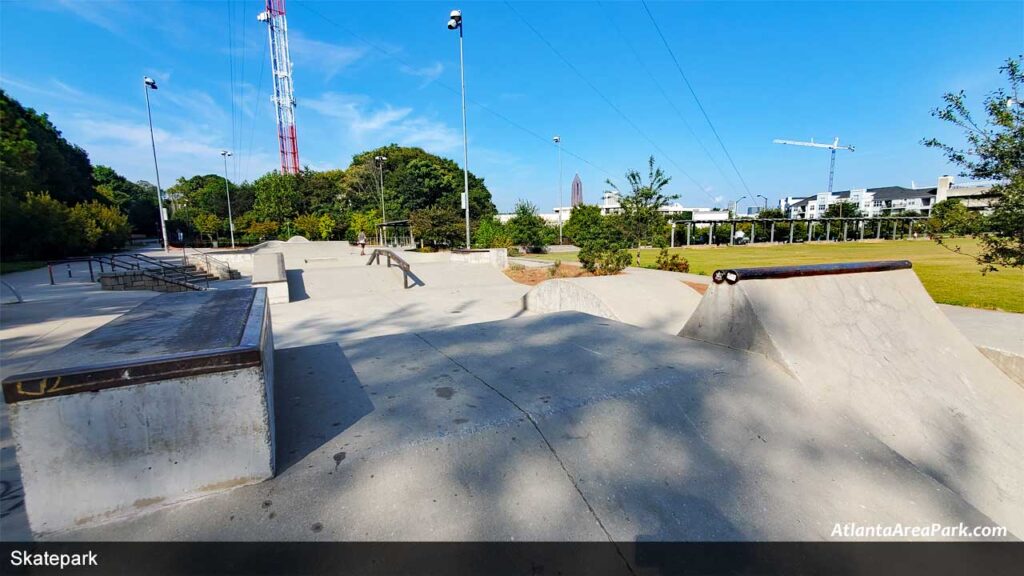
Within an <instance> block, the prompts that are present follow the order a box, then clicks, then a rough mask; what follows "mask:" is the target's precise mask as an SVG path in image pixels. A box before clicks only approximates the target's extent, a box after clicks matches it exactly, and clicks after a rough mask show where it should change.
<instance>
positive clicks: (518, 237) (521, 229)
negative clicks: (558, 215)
mask: <svg viewBox="0 0 1024 576" xmlns="http://www.w3.org/2000/svg"><path fill="white" fill-rule="evenodd" d="M505 228H506V230H508V234H509V236H510V237H511V238H512V241H513V242H514V243H515V244H516V245H518V246H522V247H523V249H524V250H525V251H526V252H543V251H544V249H545V248H546V247H547V245H548V244H547V241H546V240H545V236H550V231H549V230H548V226H547V224H545V223H544V219H543V218H541V217H540V216H538V215H537V207H536V206H534V205H533V203H531V202H529V201H527V200H520V201H518V202H516V207H515V216H513V217H512V219H511V220H509V221H508V224H506V225H505ZM555 234H556V235H557V231H555Z"/></svg>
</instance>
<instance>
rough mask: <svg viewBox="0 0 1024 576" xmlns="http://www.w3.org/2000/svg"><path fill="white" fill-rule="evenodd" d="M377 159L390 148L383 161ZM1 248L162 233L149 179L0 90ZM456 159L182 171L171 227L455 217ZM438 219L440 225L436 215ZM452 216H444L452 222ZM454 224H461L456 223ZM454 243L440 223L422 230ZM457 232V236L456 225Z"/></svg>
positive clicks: (258, 229) (269, 229)
mask: <svg viewBox="0 0 1024 576" xmlns="http://www.w3.org/2000/svg"><path fill="white" fill-rule="evenodd" d="M378 158H386V160H384V161H383V162H381V161H378V160H377V159H378ZM0 179H2V182H3V186H2V190H0V231H2V238H0V253H2V256H3V257H4V258H8V259H9V258H32V259H40V258H59V257H65V256H73V255H80V254H88V253H91V252H94V251H110V250H117V249H120V248H123V247H124V246H125V245H126V244H127V243H128V242H129V241H130V239H131V235H132V234H136V235H141V236H147V237H158V236H160V228H159V226H160V215H159V210H158V203H157V191H156V187H155V186H154V185H153V184H151V183H149V182H147V181H138V182H131V181H129V180H128V179H126V178H125V177H123V176H121V175H120V174H118V173H117V172H116V171H115V170H113V169H112V168H109V167H107V166H93V165H92V163H91V162H90V160H89V156H88V154H87V153H86V151H85V150H83V149H82V148H80V147H78V146H76V145H74V144H72V143H70V142H68V141H67V140H66V139H65V138H64V137H63V135H62V134H61V132H60V130H58V129H57V127H56V126H54V125H53V124H52V123H51V122H50V121H49V118H48V117H47V115H46V114H44V113H39V112H36V111H35V110H34V109H32V108H27V107H24V106H22V105H21V104H20V103H19V102H18V101H17V100H15V99H13V98H11V97H10V96H9V95H8V94H6V92H3V91H0ZM462 190H463V172H462V168H461V167H459V166H458V164H456V163H455V162H454V161H452V160H450V159H447V158H442V157H440V156H436V155H434V154H430V153H428V152H426V151H424V150H423V149H421V148H415V147H403V146H398V145H395V144H392V145H390V146H385V147H382V148H378V149H375V150H368V151H364V152H361V153H359V154H356V155H355V156H353V158H352V161H351V162H350V164H349V166H348V167H346V168H344V169H332V170H324V171H317V170H311V169H309V168H308V167H307V168H305V169H303V170H301V171H300V172H299V173H297V174H282V173H279V172H277V171H273V172H269V173H267V174H264V175H262V176H260V177H259V178H256V179H255V180H254V181H252V182H248V181H246V182H240V183H237V182H231V181H229V180H226V179H225V178H224V177H223V176H220V175H216V174H205V175H196V176H191V177H182V178H179V179H178V180H177V181H176V182H174V184H173V185H172V186H170V187H169V188H167V189H166V190H165V191H164V201H165V209H166V210H167V216H168V220H167V223H166V225H167V232H168V237H169V239H170V241H171V243H172V244H175V243H177V242H178V232H179V231H180V232H181V237H182V240H183V241H184V242H188V243H189V244H192V245H195V244H206V245H209V244H212V243H214V242H221V243H223V242H224V240H225V239H226V238H227V237H229V236H230V235H231V230H229V210H228V198H229V195H230V202H231V210H230V213H231V214H230V216H231V218H230V220H231V221H233V223H234V233H235V234H234V235H235V238H236V241H237V242H239V243H241V244H243V245H244V244H252V243H257V242H261V241H264V240H272V239H287V238H288V237H290V236H293V235H296V234H301V235H303V236H306V237H307V238H309V239H311V240H312V239H316V240H342V239H348V240H353V239H355V237H356V236H357V235H358V233H359V232H360V231H363V232H366V234H367V236H369V237H370V238H373V237H374V236H375V231H376V227H377V225H378V224H379V223H381V221H382V219H383V216H386V217H387V220H388V221H392V222H393V221H399V220H411V221H413V222H420V223H422V222H425V221H426V222H429V223H430V227H432V228H439V227H440V228H443V227H444V226H443V225H447V224H450V223H451V222H452V221H453V220H457V221H458V222H460V223H462V222H463V220H462V211H461V209H460V204H461V194H462ZM469 204H470V217H471V226H472V228H473V229H474V230H475V229H476V228H477V227H478V226H479V224H480V222H482V221H486V220H489V219H490V218H491V217H492V216H493V215H494V214H495V213H496V212H497V210H496V209H495V206H494V203H493V201H492V199H491V193H490V191H489V190H488V189H487V186H486V184H485V183H484V179H483V178H481V177H478V176H477V175H475V174H473V173H472V172H470V173H469ZM435 221H436V223H437V224H434V222H435ZM449 227H451V226H449ZM459 230H460V234H464V232H463V231H462V230H463V229H462V228H461V227H460V228H459ZM428 236H430V237H431V240H432V241H433V242H434V243H436V244H438V245H445V244H447V245H454V243H455V242H454V241H452V235H451V234H447V233H441V234H434V235H429V234H428ZM456 236H458V235H456Z"/></svg>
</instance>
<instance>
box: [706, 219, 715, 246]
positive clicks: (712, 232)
mask: <svg viewBox="0 0 1024 576" xmlns="http://www.w3.org/2000/svg"><path fill="white" fill-rule="evenodd" d="M714 237H715V223H714V222H712V223H711V224H709V225H708V246H711V239H712V238H714Z"/></svg>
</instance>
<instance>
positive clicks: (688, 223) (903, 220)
mask: <svg viewBox="0 0 1024 576" xmlns="http://www.w3.org/2000/svg"><path fill="white" fill-rule="evenodd" d="M927 219H928V218H927V217H926V216H876V217H873V218H868V217H863V216H860V217H852V218H850V217H844V218H729V219H727V220H673V221H672V222H671V224H672V240H671V242H670V244H671V246H672V247H673V248H674V247H675V245H676V226H677V225H685V227H686V246H690V245H691V239H692V238H693V236H694V232H695V231H696V229H697V228H702V229H703V228H708V238H707V243H708V245H711V244H713V243H715V242H714V238H715V226H729V227H730V231H729V244H730V245H731V244H734V243H735V241H736V226H737V225H738V224H749V225H750V243H751V244H754V243H756V242H757V227H758V226H761V227H762V229H761V231H762V232H765V231H767V232H766V233H765V235H766V236H768V242H776V238H775V229H776V226H778V225H781V224H786V225H787V226H784V229H783V234H785V236H784V237H783V238H782V239H781V240H780V241H781V242H789V243H793V242H812V241H813V240H814V237H815V227H816V226H823V227H824V230H825V237H824V241H826V242H830V241H833V240H835V241H840V242H842V241H851V240H854V241H855V240H864V239H865V238H864V235H865V229H866V228H868V224H873V225H874V235H873V236H874V238H873V239H875V240H882V239H885V240H895V239H897V238H898V237H899V235H900V234H902V233H904V231H905V233H906V235H910V236H913V234H914V224H915V223H916V222H919V221H921V220H927ZM890 222H891V223H892V226H891V230H890V231H887V232H888V233H886V234H883V229H884V228H887V227H888V224H889V223H890ZM801 223H802V224H804V225H805V226H806V227H807V230H806V231H805V232H804V233H803V234H801V236H803V238H798V237H797V236H796V234H795V232H796V226H795V224H801ZM883 223H885V226H883ZM851 224H852V229H853V230H854V234H853V235H854V238H851V237H850V234H849V231H850V229H851ZM840 225H841V226H842V235H840V234H839V226H840ZM833 226H835V228H833ZM821 229H822V228H818V230H821ZM833 232H834V233H835V235H834V236H833Z"/></svg>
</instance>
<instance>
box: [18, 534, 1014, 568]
mask: <svg viewBox="0 0 1024 576" xmlns="http://www.w3.org/2000/svg"><path fill="white" fill-rule="evenodd" d="M0 554H2V556H3V560H2V570H0V572H2V573H3V574H132V575H134V574H145V575H158V574H259V575H262V574H267V575H270V574H274V575H277V574H354V575H364V574H365V575H382V576H383V575H420V574H427V575H433V574H443V575H447V574H453V575H454V574H458V575H462V574H468V575H478V574H495V575H504V574H509V575H531V576H534V575H543V576H557V575H575V574H585V575H598V576H601V575H605V574H607V575H613V574H614V575H627V576H628V575H648V574H652V575H653V574H673V575H690V574H694V575H696V574H739V575H747V574H787V575H801V574H828V575H846V574H850V575H854V574H864V575H871V576H885V575H890V574H892V575H897V574H898V575H900V576H903V575H906V574H929V575H945V574H957V575H960V574H963V575H975V574H985V575H999V574H1021V573H1022V571H1024V544H1021V543H1014V542H978V543H974V542H970V543H935V542H927V543H902V542H901V543H888V542H886V543H793V542H785V543H662V542H657V543H654V542H652V543H644V542H629V543H614V544H613V543H576V544H572V543H419V542H417V543H383V542H369V543H350V542H341V543H317V542H244V543H236V542H219V543H215V542H198V543H139V542H133V543H113V542H102V543H24V544H19V543H12V542H4V543H0ZM26 562H31V564H26ZM61 563H63V564H64V566H63V568H62V567H61Z"/></svg>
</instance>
